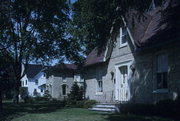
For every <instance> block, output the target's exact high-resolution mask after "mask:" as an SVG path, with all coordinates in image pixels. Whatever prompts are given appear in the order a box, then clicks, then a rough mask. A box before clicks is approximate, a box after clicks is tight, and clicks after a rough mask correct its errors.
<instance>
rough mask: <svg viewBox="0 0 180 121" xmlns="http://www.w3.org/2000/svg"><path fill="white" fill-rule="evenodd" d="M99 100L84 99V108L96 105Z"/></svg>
mask: <svg viewBox="0 0 180 121" xmlns="http://www.w3.org/2000/svg"><path fill="white" fill-rule="evenodd" d="M96 103H97V102H96V101H95V100H85V101H84V106H83V107H84V108H91V107H92V106H93V105H95V104H96Z"/></svg>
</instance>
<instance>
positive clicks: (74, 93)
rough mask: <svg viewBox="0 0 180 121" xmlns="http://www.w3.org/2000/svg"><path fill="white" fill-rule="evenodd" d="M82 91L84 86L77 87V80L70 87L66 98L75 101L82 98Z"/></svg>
mask: <svg viewBox="0 0 180 121" xmlns="http://www.w3.org/2000/svg"><path fill="white" fill-rule="evenodd" d="M83 92H84V88H83V87H79V86H78V84H77V82H75V83H74V84H73V86H72V88H71V92H70V94H69V95H68V98H69V99H71V100H76V101H79V100H82V99H83Z"/></svg>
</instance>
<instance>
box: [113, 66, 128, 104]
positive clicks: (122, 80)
mask: <svg viewBox="0 0 180 121" xmlns="http://www.w3.org/2000/svg"><path fill="white" fill-rule="evenodd" d="M128 74H129V64H122V65H118V66H116V85H115V87H116V88H115V89H116V90H115V92H116V94H115V96H116V97H115V100H116V101H120V102H126V101H128V100H129V99H130V83H129V81H128Z"/></svg>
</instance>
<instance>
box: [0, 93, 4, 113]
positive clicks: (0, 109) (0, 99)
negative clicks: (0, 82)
mask: <svg viewBox="0 0 180 121" xmlns="http://www.w3.org/2000/svg"><path fill="white" fill-rule="evenodd" d="M2 112H3V103H2V90H0V113H2Z"/></svg>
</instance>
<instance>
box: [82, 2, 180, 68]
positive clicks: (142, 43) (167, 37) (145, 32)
mask: <svg viewBox="0 0 180 121" xmlns="http://www.w3.org/2000/svg"><path fill="white" fill-rule="evenodd" d="M176 3H177V1H176V2H174V4H172V7H176V9H175V10H174V11H171V13H170V12H168V11H165V10H166V9H167V6H168V4H169V3H168V2H166V3H165V4H164V7H161V8H160V7H157V8H156V9H153V10H152V11H149V12H146V13H140V12H138V11H135V10H130V11H129V12H128V13H127V16H126V21H127V27H128V28H129V30H130V34H131V36H132V38H133V41H134V43H135V45H136V47H137V48H138V49H139V50H141V49H144V48H152V47H157V46H159V45H162V44H165V43H168V42H172V41H174V40H175V39H176V38H179V39H180V15H179V12H178V11H180V2H179V4H176ZM176 5H177V6H178V5H179V6H178V7H177V6H176ZM162 10H163V11H165V14H166V15H163V13H162ZM170 15H171V16H172V15H173V17H177V16H178V17H177V19H176V18H172V17H169V18H170V19H167V18H168V16H170ZM140 16H141V17H140ZM172 20H173V22H174V24H173V25H172V24H170V21H172ZM175 23H177V24H175ZM112 47H113V44H112V43H110V44H108V47H107V48H106V50H105V51H102V52H101V53H100V54H98V49H97V48H95V49H94V50H92V52H91V53H90V54H89V55H88V57H87V58H86V61H85V64H84V65H85V66H90V65H94V64H97V63H101V62H105V61H106V60H107V59H108V58H109V57H110V54H111V52H112Z"/></svg>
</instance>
